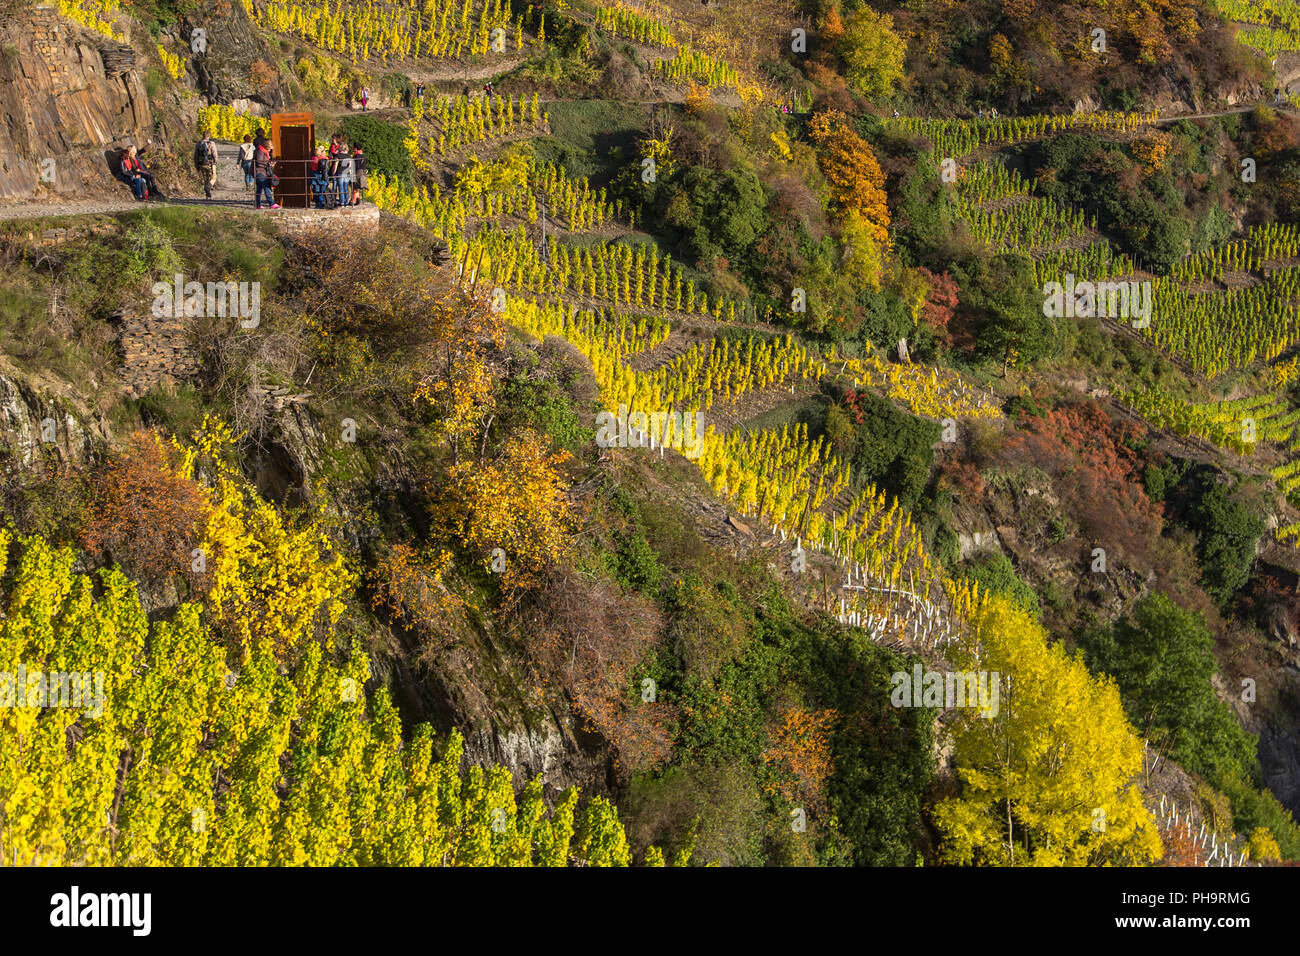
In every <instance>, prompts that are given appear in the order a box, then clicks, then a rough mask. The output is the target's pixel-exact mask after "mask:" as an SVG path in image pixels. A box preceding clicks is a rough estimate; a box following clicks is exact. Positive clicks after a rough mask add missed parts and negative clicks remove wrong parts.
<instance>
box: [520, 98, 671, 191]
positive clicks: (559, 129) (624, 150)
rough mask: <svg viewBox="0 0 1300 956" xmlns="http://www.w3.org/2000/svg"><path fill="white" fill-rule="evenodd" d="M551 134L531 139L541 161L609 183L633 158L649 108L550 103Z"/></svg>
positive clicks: (602, 102)
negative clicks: (625, 162)
mask: <svg viewBox="0 0 1300 956" xmlns="http://www.w3.org/2000/svg"><path fill="white" fill-rule="evenodd" d="M547 110H548V111H549V112H550V115H551V135H549V136H542V137H539V138H537V139H535V140H533V141H532V145H533V149H534V150H535V151H536V153H537V158H538V161H539V162H542V163H546V162H553V163H557V164H559V165H561V166H563V167H564V169H565V171H566V172H568V174H569V175H570V176H571V177H574V178H578V179H580V178H582V177H583V176H586V177H587V178H588V179H590V180H591V182H592V183H593V184H594V185H597V186H603V185H607V184H608V183H609V182H610V180H611V179H613V177H614V175H615V173H616V172H617V170H618V169H619V168H620V167H621V165H622V164H623V162H624V161H625V160H630V158H631V157H632V155H633V150H634V147H635V145H636V137H637V135H638V134H639V133H640V132H641V127H642V125H643V124H644V121H645V117H646V110H645V108H644V107H641V106H636V105H634V104H628V103H620V102H618V101H617V100H561V101H557V102H555V103H550V104H548V105H547Z"/></svg>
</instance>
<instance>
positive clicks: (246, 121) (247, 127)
mask: <svg viewBox="0 0 1300 956" xmlns="http://www.w3.org/2000/svg"><path fill="white" fill-rule="evenodd" d="M270 129H271V121H270V120H269V119H267V118H266V117H265V116H254V115H253V114H252V113H236V112H235V111H234V110H233V109H231V108H230V107H229V106H222V105H221V104H220V103H213V104H212V105H211V106H200V107H199V132H201V133H207V134H208V135H210V136H211V137H212V138H213V139H218V140H221V141H222V142H229V143H238V142H240V141H242V140H243V138H244V137H245V136H256V135H257V133H258V130H261V131H262V132H263V133H266V132H269V131H270Z"/></svg>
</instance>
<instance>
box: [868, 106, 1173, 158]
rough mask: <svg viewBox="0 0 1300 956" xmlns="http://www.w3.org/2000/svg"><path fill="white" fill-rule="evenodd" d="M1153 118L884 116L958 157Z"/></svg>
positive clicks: (892, 125)
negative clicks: (1071, 132) (986, 148)
mask: <svg viewBox="0 0 1300 956" xmlns="http://www.w3.org/2000/svg"><path fill="white" fill-rule="evenodd" d="M1155 119H1156V114H1155V113H1154V112H1151V113H1111V112H1104V113H1068V114H1061V115H1053V116H1048V115H1038V116H1000V117H997V118H996V119H995V118H991V117H990V118H988V119H970V120H943V119H928V118H923V117H917V116H904V117H898V118H887V119H886V120H885V121H884V122H885V128H886V130H889V131H891V132H895V133H899V134H903V135H907V136H925V137H926V138H928V139H929V140H930V142H932V143H933V144H934V149H935V152H936V153H937V154H938V155H939V156H943V157H952V158H954V159H955V158H959V157H961V156H965V155H966V154H967V153H971V152H974V151H975V150H977V149H979V148H980V147H981V146H988V145H999V146H1009V145H1012V144H1014V143H1020V142H1024V141H1025V140H1030V139H1038V138H1040V137H1043V136H1051V135H1053V134H1055V133H1062V132H1067V131H1072V130H1073V131H1082V132H1091V133H1103V132H1108V133H1124V132H1132V131H1133V130H1136V129H1139V128H1140V127H1142V126H1146V125H1149V124H1150V123H1152V122H1154V121H1155Z"/></svg>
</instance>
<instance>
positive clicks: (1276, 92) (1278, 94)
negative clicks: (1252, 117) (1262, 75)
mask: <svg viewBox="0 0 1300 956" xmlns="http://www.w3.org/2000/svg"><path fill="white" fill-rule="evenodd" d="M1273 102H1274V103H1281V102H1282V88H1281V87H1280V86H1275V87H1273Z"/></svg>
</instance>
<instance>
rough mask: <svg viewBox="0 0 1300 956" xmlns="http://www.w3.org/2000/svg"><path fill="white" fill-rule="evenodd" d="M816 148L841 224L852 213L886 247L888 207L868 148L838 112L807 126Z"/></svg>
mask: <svg viewBox="0 0 1300 956" xmlns="http://www.w3.org/2000/svg"><path fill="white" fill-rule="evenodd" d="M808 136H809V137H810V138H811V139H812V141H813V142H814V143H816V144H817V147H818V149H817V164H818V166H820V167H821V171H822V175H823V176H825V177H826V182H827V185H828V186H829V187H830V200H831V204H832V206H833V210H834V212H835V214H836V215H837V216H838V218H839V219H840V221H841V222H845V221H848V219H849V217H850V215H851V214H852V213H854V212H856V213H857V214H858V215H860V216H861V217H862V219H863V221H864V223H865V224H866V226H867V230H868V232H869V234H870V236H871V237H872V239H874V240H875V241H876V242H878V243H880V245H881V246H882V247H886V248H887V247H888V245H889V206H888V204H887V201H886V197H885V174H884V173H883V172H881V170H880V163H879V162H877V161H876V154H875V153H874V152H873V151H872V149H871V146H870V145H869V144H868V143H867V141H866V140H864V139H863V138H862V137H861V136H859V135H858V134H857V133H856V132H854V130H853V128H852V127H851V126H850V125H849V123H848V120H847V119H846V118H845V116H844V114H843V113H841V112H840V111H839V110H826V111H825V112H822V113H818V114H817V115H816V116H814V117H813V118H812V119H811V120H809V122H808Z"/></svg>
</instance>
